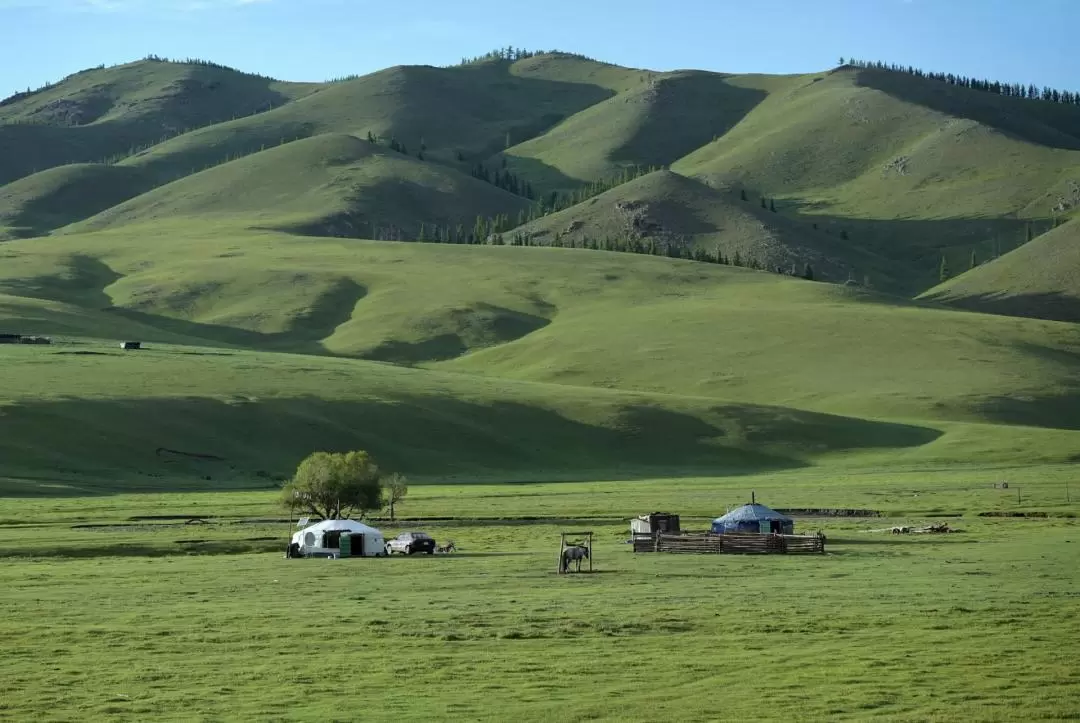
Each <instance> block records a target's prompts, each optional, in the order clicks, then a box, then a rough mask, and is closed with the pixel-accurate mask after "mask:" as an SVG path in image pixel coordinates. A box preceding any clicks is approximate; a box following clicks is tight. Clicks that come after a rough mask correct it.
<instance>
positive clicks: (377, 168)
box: [64, 134, 527, 240]
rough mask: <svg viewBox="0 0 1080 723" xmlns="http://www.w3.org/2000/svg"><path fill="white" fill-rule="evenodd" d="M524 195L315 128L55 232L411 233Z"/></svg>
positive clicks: (513, 203) (507, 209)
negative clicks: (212, 226)
mask: <svg viewBox="0 0 1080 723" xmlns="http://www.w3.org/2000/svg"><path fill="white" fill-rule="evenodd" d="M132 170H135V169H132ZM526 203H527V202H526V200H525V199H523V198H521V197H519V196H514V195H512V194H509V193H507V192H505V191H502V190H500V189H498V188H496V187H495V186H492V185H490V184H487V183H484V182H482V181H479V180H477V179H474V178H470V177H468V176H466V175H464V174H461V173H458V172H457V171H454V170H452V169H450V168H447V167H445V166H441V165H437V164H432V163H425V162H423V161H419V160H417V159H415V158H412V157H409V156H405V155H402V154H400V153H396V152H394V151H390V150H387V149H385V148H382V147H380V146H376V145H373V144H371V143H369V142H367V141H363V140H360V139H358V138H355V137H353V136H349V135H344V134H325V135H319V136H315V137H314V138H310V139H306V140H301V141H295V142H293V143H288V144H285V145H283V146H279V147H277V148H271V149H269V150H266V151H263V152H261V153H257V154H254V155H251V156H247V157H245V158H241V159H239V160H236V161H232V162H230V163H226V164H224V165H221V166H218V167H216V168H212V169H210V170H207V171H203V172H202V173H197V174H195V175H194V176H189V177H187V178H183V179H181V180H179V181H175V182H173V183H170V184H167V185H165V186H162V187H160V188H156V189H154V190H153V191H150V192H148V193H145V194H143V195H140V196H138V197H136V198H133V199H131V200H129V201H126V202H124V203H121V204H119V205H117V206H115V207H113V208H110V209H108V210H107V211H104V212H102V213H100V214H98V215H96V216H94V217H93V218H90V219H88V220H86V221H83V222H81V223H78V224H75V225H73V226H71V227H69V228H67V229H64V233H77V232H82V231H95V230H101V229H107V228H115V227H118V226H123V225H128V224H137V223H141V224H145V223H150V222H161V221H164V220H176V219H183V218H188V219H204V218H207V217H213V218H217V219H218V220H219V222H228V221H230V220H231V221H232V222H234V223H237V224H241V225H261V226H267V225H273V226H277V227H283V226H287V227H289V228H295V229H303V230H305V231H307V232H311V233H319V234H323V235H346V236H362V237H376V236H379V235H393V236H394V237H398V236H401V237H404V238H406V239H410V240H411V239H412V238H415V235H416V234H417V233H418V231H419V226H420V224H421V223H427V224H429V225H431V224H440V225H450V224H459V223H461V224H466V225H469V224H471V223H472V221H473V220H474V219H475V218H476V216H478V215H482V216H485V217H488V216H495V215H497V214H504V213H505V214H515V215H516V214H517V212H518V211H519V210H520V209H522V208H523V207H524V206H525V205H526Z"/></svg>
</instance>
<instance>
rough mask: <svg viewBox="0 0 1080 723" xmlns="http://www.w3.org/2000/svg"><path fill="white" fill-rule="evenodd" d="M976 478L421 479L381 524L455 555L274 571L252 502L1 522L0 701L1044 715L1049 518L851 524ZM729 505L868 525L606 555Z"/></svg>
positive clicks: (1051, 698) (402, 715)
mask: <svg viewBox="0 0 1080 723" xmlns="http://www.w3.org/2000/svg"><path fill="white" fill-rule="evenodd" d="M1020 474H1021V477H1022V476H1023V474H1024V473H1022V472H1021V473H1020ZM1038 477H1039V479H1040V482H1038V483H1035V484H1036V485H1037V486H1036V487H1031V488H1027V487H1025V489H1029V490H1030V492H1031V493H1034V494H1036V495H1040V496H1042V500H1041V501H1042V502H1043V503H1044V504H1050V505H1051V506H1052V507H1053V506H1057V507H1058V508H1059V509H1060V508H1061V507H1060V505H1061V503H1060V502H1058V503H1056V505H1055V503H1051V502H1050V499H1051V498H1056V499H1058V500H1060V499H1061V496H1060V494H1059V492H1060V490H1053V491H1052V490H1051V486H1050V485H1049V484H1047V482H1048V481H1049V480H1051V479H1055V477H1054V476H1051V475H1047V474H1045V473H1044V474H1040V475H1038ZM995 479H997V477H990V476H987V475H980V474H978V473H968V474H966V475H964V474H956V473H951V474H945V475H934V474H926V473H922V474H901V475H894V476H892V477H891V479H885V478H877V479H869V478H866V477H859V478H857V479H856V480H847V479H845V480H843V481H844V482H852V484H851V485H850V486H849V487H846V489H845V492H844V493H843V494H840V495H837V494H835V493H836V491H837V489H838V488H837V486H836V485H835V484H833V482H834V480H832V479H825V478H821V477H818V476H817V475H809V476H804V473H787V474H783V475H779V476H777V477H771V476H769V477H758V478H749V479H742V480H738V481H728V482H720V481H717V480H679V481H678V483H677V484H675V483H674V482H673V481H663V480H656V481H641V482H634V483H595V484H575V485H528V486H522V487H516V488H515V487H508V486H506V485H498V486H494V487H489V486H476V485H468V486H464V487H454V486H437V487H436V486H433V487H422V488H417V490H416V497H415V499H411V500H410V502H409V504H408V506H407V510H408V513H409V514H417V515H424V514H432V515H446V514H447V513H451V514H457V515H464V516H471V517H473V518H474V519H473V520H472V521H469V520H467V519H465V520H460V521H450V520H446V521H443V522H431V523H429V524H426V525H424V527H425V529H428V530H430V531H431V532H432V533H433V534H434V535H436V536H437V539H439V540H446V539H454V540H455V541H456V542H457V543H458V545H459V546H460V548H461V552H459V553H458V554H457V555H453V556H445V557H441V556H440V557H435V558H426V557H423V558H422V559H413V558H391V559H388V560H351V561H350V560H340V561H331V562H326V561H318V560H310V561H286V560H284V559H283V558H282V555H281V552H280V546H281V542H282V540H284V538H285V536H286V535H287V534H288V532H289V530H290V529H291V527H290V526H289V525H288V524H287V522H286V520H284V519H280V520H278V519H276V518H279V516H280V512H277V511H276V510H275V509H274V508H273V507H272V506H271V498H270V496H269V495H266V494H265V493H253V492H245V493H222V492H217V493H213V494H208V495H190V494H189V495H175V494H174V495H141V496H119V497H114V496H107V497H98V498H90V499H87V498H79V499H77V500H70V501H67V500H57V499H42V500H37V501H34V500H31V501H22V500H20V501H19V502H18V503H17V504H13V503H12V502H5V503H4V505H3V507H2V508H0V517H4V518H7V519H8V520H10V521H9V522H7V523H6V524H5V526H4V528H3V530H2V533H0V534H2V536H3V538H2V539H3V548H4V549H5V550H6V551H7V554H8V557H7V559H6V560H5V564H4V565H3V567H2V572H0V575H2V577H3V580H2V584H3V585H4V589H5V590H6V591H7V596H6V598H5V599H6V600H7V601H8V602H9V606H8V613H7V614H6V615H5V617H4V621H3V622H2V623H0V630H2V631H3V634H4V638H5V640H6V641H7V642H6V645H5V652H6V654H5V656H4V657H3V660H2V661H0V671H2V672H3V675H4V679H5V681H7V686H6V688H5V694H4V695H0V705H2V706H4V707H3V710H4V713H5V714H6V715H10V716H12V717H14V718H23V717H28V716H35V717H38V718H42V719H46V720H53V719H61V718H71V717H80V718H89V719H99V718H110V719H124V720H134V719H145V718H147V717H155V718H175V717H186V718H191V717H195V718H219V717H227V718H231V717H242V718H270V719H278V718H281V719H285V718H288V719H314V718H327V717H352V716H354V715H358V714H360V713H358V711H362V715H364V716H365V717H371V718H377V719H381V718H389V717H395V718H399V719H403V720H419V719H422V718H427V719H430V718H462V717H465V718H470V719H479V720H496V719H505V718H506V717H507V716H513V717H515V718H517V719H521V720H567V721H569V720H581V719H583V718H601V719H618V720H654V719H655V717H656V715H657V712H658V711H660V712H662V713H663V714H664V715H668V716H672V717H678V718H679V719H681V720H695V721H696V720H715V719H716V718H717V717H720V718H742V717H747V716H757V717H765V718H766V719H770V720H774V719H786V718H790V717H797V718H808V719H825V718H828V719H831V720H866V719H868V718H875V719H876V718H880V719H887V720H956V719H958V718H963V719H965V720H1009V719H1015V718H1016V717H1018V716H1022V717H1024V718H1026V719H1032V720H1051V719H1067V718H1068V717H1069V716H1070V715H1071V714H1072V712H1073V711H1074V710H1075V707H1076V703H1077V700H1078V696H1080V680H1078V679H1077V677H1076V670H1075V666H1073V665H1071V662H1070V657H1069V656H1070V652H1069V651H1070V648H1071V646H1072V645H1073V644H1075V635H1076V631H1075V626H1074V625H1072V620H1073V619H1074V617H1075V615H1076V614H1077V612H1078V610H1077V604H1076V599H1077V595H1078V594H1080V590H1078V589H1077V583H1076V579H1075V577H1074V576H1071V575H1068V574H1064V575H1063V574H1062V572H1063V571H1064V570H1070V569H1071V568H1072V565H1071V561H1072V560H1073V559H1074V557H1075V547H1076V545H1077V544H1078V543H1077V537H1076V535H1077V532H1078V529H1077V526H1076V522H1075V520H1073V519H1068V518H1048V519H1035V520H1032V519H1020V520H1015V519H995V518H979V517H974V516H967V517H963V518H952V519H949V520H948V521H949V523H950V525H951V526H952V527H954V528H957V529H961V530H963V532H960V533H957V534H954V535H948V536H906V537H896V536H893V535H889V534H887V533H883V532H875V531H874V530H882V529H883V528H886V527H888V526H889V525H891V524H894V523H907V522H912V523H916V524H918V523H922V522H925V521H926V520H928V519H935V518H934V517H927V515H928V514H936V513H937V512H938V511H939V510H941V509H944V510H945V511H946V512H957V511H958V510H957V507H961V506H966V505H971V504H973V505H975V507H973V508H970V509H972V510H977V509H982V508H983V507H985V508H991V509H994V508H998V507H999V506H1003V507H1007V506H1008V503H1007V502H1005V501H1004V500H1005V499H1006V498H1008V499H1013V498H1012V495H1011V493H1010V492H1011V491H1002V490H995V489H993V488H992V485H991V484H990V482H991V481H992V480H995ZM1013 479H1014V481H1015V479H1016V478H1013ZM1061 479H1062V477H1061V473H1060V472H1059V473H1058V475H1057V476H1056V480H1057V481H1060V480H1061ZM748 486H757V487H758V488H759V490H760V489H761V488H762V486H765V487H766V488H768V495H769V499H770V501H772V502H773V503H774V504H776V503H778V502H780V501H783V502H784V503H788V502H790V503H792V504H797V503H799V502H804V503H807V504H815V503H819V502H821V501H823V500H829V501H835V502H840V501H842V500H846V501H850V502H862V501H864V500H866V501H873V503H875V504H876V505H877V507H878V508H881V509H883V510H884V511H885V512H886V513H887V514H888V515H889V516H888V517H886V518H884V519H882V518H877V519H867V520H852V521H847V520H845V521H839V520H837V521H829V520H824V521H823V520H803V521H800V522H799V523H798V524H799V525H800V526H802V527H804V528H808V529H816V528H819V527H820V528H822V529H823V530H824V531H825V532H826V534H827V535H828V536H829V540H830V541H829V545H828V548H829V553H828V554H827V555H825V556H824V557H817V556H815V557H794V556H792V557H780V556H776V557H768V558H755V557H738V556H720V557H714V556H706V557H699V556H693V555H690V556H675V555H655V554H654V555H648V554H645V555H634V554H633V553H631V552H630V551H629V550H628V549H627V546H626V545H622V544H620V543H621V542H622V541H623V540H624V539H625V537H626V523H625V521H623V520H618V519H617V518H618V517H619V516H620V515H627V514H632V513H635V512H638V511H640V510H642V509H652V507H654V506H656V504H657V503H662V504H664V503H671V502H675V503H676V504H678V505H679V506H680V508H681V509H683V510H684V511H685V512H686V514H687V517H686V518H684V524H685V525H686V526H694V527H698V528H700V527H702V526H704V524H705V519H703V518H705V517H707V516H708V515H712V514H716V513H718V512H722V511H723V509H724V507H725V505H727V504H731V503H738V502H739V501H741V500H742V499H744V495H745V490H746V488H747V487H748ZM762 495H763V493H762V492H760V491H759V499H761V497H762ZM979 505H982V507H979ZM1044 509H1045V508H1044ZM478 513H479V514H478ZM482 514H491V515H494V516H497V517H500V518H503V519H505V518H506V517H508V516H511V515H515V514H532V515H537V514H539V515H542V516H543V518H542V519H537V520H533V521H522V522H519V523H516V524H507V523H506V522H500V521H497V520H491V521H487V522H484V521H482V520H477V519H475V517H478V516H479V515H482ZM170 515H171V516H172V517H173V519H171V520H170V519H162V518H163V517H168V516H170ZM589 515H597V517H593V518H591V519H590V518H588V517H587V516H589ZM692 515H699V516H698V517H693V516H692ZM192 517H195V518H199V519H202V520H204V521H205V523H204V524H194V525H193V524H185V522H186V520H187V519H190V518H192ZM559 517H563V518H564V519H563V521H562V522H559V521H558V518H559ZM568 517H569V518H579V519H565V518H568ZM414 525H415V523H406V529H407V528H408V526H414ZM583 526H588V527H589V528H590V529H593V530H594V531H595V532H596V534H597V538H596V546H595V569H596V572H594V573H593V574H592V575H580V576H578V575H570V576H566V577H559V576H557V575H555V574H554V559H555V551H556V549H557V543H558V532H559V530H560V529H567V528H568V527H571V528H574V527H576V528H581V527H583ZM401 528H402V526H399V525H384V529H385V530H386V531H387V532H394V531H396V530H398V529H401ZM244 550H256V551H257V550H264V551H266V552H264V553H257V552H256V553H255V554H235V553H237V552H240V551H244ZM12 553H14V555H15V556H11V555H12ZM215 553H216V554H215ZM105 581H107V583H106V582H105ZM75 600H80V601H81V602H79V603H78V604H73V601H75ZM121 661H122V662H123V664H120V663H121ZM342 676H344V677H346V678H347V679H348V680H349V685H342V683H341V677H342ZM568 680H572V681H573V682H572V683H568ZM718 690H723V691H724V693H723V695H719V694H718V692H717V691H718ZM761 696H764V697H766V698H767V699H768V700H769V708H768V710H767V711H762V710H761V707H760V705H761V704H760V700H759V698H760V697H761Z"/></svg>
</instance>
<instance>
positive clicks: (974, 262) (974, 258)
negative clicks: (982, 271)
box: [970, 249, 979, 269]
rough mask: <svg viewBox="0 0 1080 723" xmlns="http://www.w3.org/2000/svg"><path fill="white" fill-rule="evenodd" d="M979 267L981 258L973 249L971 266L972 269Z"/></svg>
mask: <svg viewBox="0 0 1080 723" xmlns="http://www.w3.org/2000/svg"><path fill="white" fill-rule="evenodd" d="M978 265H979V257H978V255H977V254H976V253H975V249H971V266H970V268H972V269H973V268H975V267H976V266H978Z"/></svg>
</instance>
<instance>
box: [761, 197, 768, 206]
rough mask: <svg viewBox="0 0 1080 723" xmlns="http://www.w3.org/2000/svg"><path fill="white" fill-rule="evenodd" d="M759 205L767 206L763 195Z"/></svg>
mask: <svg viewBox="0 0 1080 723" xmlns="http://www.w3.org/2000/svg"><path fill="white" fill-rule="evenodd" d="M761 207H762V208H768V205H767V204H766V203H765V197H764V196H762V197H761Z"/></svg>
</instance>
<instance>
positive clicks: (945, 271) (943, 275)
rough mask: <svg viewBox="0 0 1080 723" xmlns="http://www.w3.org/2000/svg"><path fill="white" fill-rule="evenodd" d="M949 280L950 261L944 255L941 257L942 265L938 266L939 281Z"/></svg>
mask: <svg viewBox="0 0 1080 723" xmlns="http://www.w3.org/2000/svg"><path fill="white" fill-rule="evenodd" d="M948 280H949V262H948V260H947V259H946V258H945V257H944V256H942V257H941V266H940V267H938V281H948Z"/></svg>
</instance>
